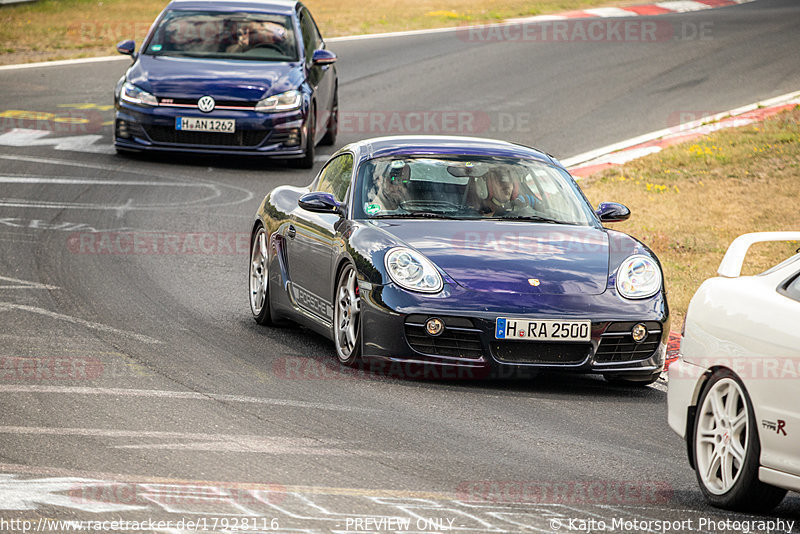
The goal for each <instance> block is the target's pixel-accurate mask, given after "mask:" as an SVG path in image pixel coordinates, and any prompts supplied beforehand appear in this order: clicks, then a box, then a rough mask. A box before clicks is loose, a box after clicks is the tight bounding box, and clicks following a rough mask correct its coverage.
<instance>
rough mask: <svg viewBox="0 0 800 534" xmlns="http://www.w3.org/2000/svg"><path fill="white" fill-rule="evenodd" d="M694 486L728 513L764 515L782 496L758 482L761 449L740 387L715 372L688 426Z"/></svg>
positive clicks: (749, 406) (733, 379)
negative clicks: (691, 434)
mask: <svg viewBox="0 0 800 534" xmlns="http://www.w3.org/2000/svg"><path fill="white" fill-rule="evenodd" d="M694 425H695V426H694V434H693V437H692V441H693V443H692V446H693V447H694V458H695V470H696V474H697V481H698V483H699V484H700V489H701V490H702V492H703V495H704V496H705V498H706V500H707V501H708V502H710V503H711V504H713V505H714V506H717V507H720V508H726V509H729V510H747V511H767V510H771V509H772V508H774V507H775V506H777V505H778V503H780V502H781V500H782V499H783V497H784V496H785V495H786V490H782V489H779V488H775V487H773V486H769V485H767V484H764V483H763V482H761V481H759V480H758V468H759V462H760V458H761V445H760V442H759V439H758V430H757V425H756V418H755V415H754V413H753V405H752V403H751V402H750V398H749V397H748V396H747V392H746V391H745V389H744V386H743V384H742V382H741V381H740V380H739V379H738V377H736V376H734V375H733V374H731V373H730V372H723V371H717V372H715V373H714V374H713V375H712V376H711V379H710V380H709V381H708V385H707V386H706V388H705V390H704V391H703V394H702V396H701V397H700V402H699V403H698V409H697V415H696V417H695V421H694Z"/></svg>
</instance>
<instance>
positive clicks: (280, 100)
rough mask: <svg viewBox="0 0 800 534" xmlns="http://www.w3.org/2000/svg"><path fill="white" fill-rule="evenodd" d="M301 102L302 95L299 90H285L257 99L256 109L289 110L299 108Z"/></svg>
mask: <svg viewBox="0 0 800 534" xmlns="http://www.w3.org/2000/svg"><path fill="white" fill-rule="evenodd" d="M302 102H303V95H302V94H300V91H286V92H285V93H281V94H279V95H273V96H271V97H269V98H265V99H264V100H261V101H259V103H258V104H256V111H291V110H293V109H300V104H301V103H302Z"/></svg>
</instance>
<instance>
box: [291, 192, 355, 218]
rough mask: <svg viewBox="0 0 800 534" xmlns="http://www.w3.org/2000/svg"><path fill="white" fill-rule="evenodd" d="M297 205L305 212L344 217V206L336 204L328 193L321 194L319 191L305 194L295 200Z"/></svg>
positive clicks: (339, 203)
mask: <svg viewBox="0 0 800 534" xmlns="http://www.w3.org/2000/svg"><path fill="white" fill-rule="evenodd" d="M297 205H298V206H300V207H301V208H303V209H304V210H306V211H313V212H314V213H334V214H336V215H339V216H343V215H344V204H342V203H341V202H337V200H336V199H335V198H334V197H333V195H332V194H330V193H322V192H320V191H314V192H312V193H306V194H305V195H303V196H301V197H300V198H299V199H297Z"/></svg>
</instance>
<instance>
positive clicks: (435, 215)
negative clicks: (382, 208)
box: [372, 211, 459, 219]
mask: <svg viewBox="0 0 800 534" xmlns="http://www.w3.org/2000/svg"><path fill="white" fill-rule="evenodd" d="M372 218H373V219H458V218H459V217H453V216H452V215H446V214H444V213H439V212H433V211H415V212H413V213H386V214H384V215H373V216H372Z"/></svg>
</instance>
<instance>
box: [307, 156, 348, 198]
mask: <svg viewBox="0 0 800 534" xmlns="http://www.w3.org/2000/svg"><path fill="white" fill-rule="evenodd" d="M352 174H353V155H352V154H342V155H341V156H339V157H338V158H336V159H334V160H332V161H330V162H329V163H328V164H327V165H326V166H325V168H324V169H322V172H321V173H320V175H319V180H318V181H317V187H316V189H317V191H321V192H323V193H332V194H333V196H334V197H335V198H336V200H338V201H339V202H344V201H345V199H346V198H347V191H348V190H349V189H350V181H351V177H352Z"/></svg>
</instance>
